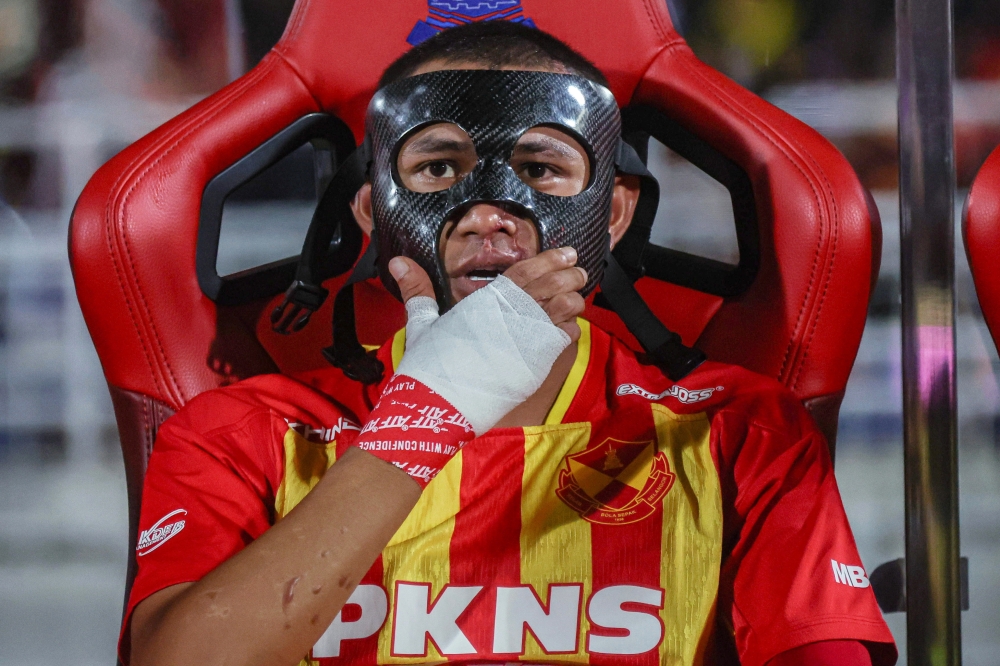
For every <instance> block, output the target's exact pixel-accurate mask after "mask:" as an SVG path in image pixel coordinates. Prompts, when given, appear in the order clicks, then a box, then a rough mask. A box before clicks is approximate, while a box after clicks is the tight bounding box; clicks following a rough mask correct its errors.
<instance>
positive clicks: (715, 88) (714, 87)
mask: <svg viewBox="0 0 1000 666" xmlns="http://www.w3.org/2000/svg"><path fill="white" fill-rule="evenodd" d="M681 66H682V67H684V68H685V69H687V70H688V71H689V72H690V73H691V74H693V75H695V76H697V77H698V78H700V79H701V80H702V81H703V82H704V83H706V84H707V88H708V90H709V93H710V94H711V95H712V96H713V97H715V99H716V100H718V101H719V102H720V103H721V104H723V105H724V106H726V107H727V108H728V109H730V110H731V111H734V112H736V111H741V112H742V114H743V116H744V117H745V118H746V119H747V120H748V121H749V122H750V124H751V125H752V126H753V128H754V129H755V130H757V132H758V133H759V134H760V135H761V136H763V137H764V138H765V139H767V140H768V141H769V142H770V143H771V145H772V146H774V147H775V148H777V149H778V150H779V151H780V152H781V153H782V154H783V155H784V156H785V158H786V159H787V160H788V161H789V162H790V163H791V164H792V166H794V167H795V169H796V170H797V171H798V172H799V173H800V174H801V175H802V177H803V178H804V179H805V180H806V182H807V183H808V184H809V187H810V189H811V190H812V191H813V196H814V198H815V200H816V204H817V207H818V208H819V211H820V214H821V215H822V212H823V210H824V208H825V206H823V201H822V198H821V197H820V194H819V192H818V191H817V189H816V186H815V184H814V183H813V179H812V178H810V177H809V175H808V174H807V173H806V172H805V171H804V169H803V165H800V164H799V163H798V161H797V160H795V159H793V157H792V155H791V154H790V152H789V151H788V149H787V148H786V146H783V145H779V144H778V142H777V141H775V139H774V137H772V136H770V135H769V134H768V133H767V132H765V131H764V130H763V129H762V125H763V126H764V127H767V129H768V130H770V129H771V128H770V127H769V126H768V125H767V124H766V123H763V122H761V121H760V119H759V118H757V117H756V116H755V114H753V113H752V112H751V111H750V109H749V108H747V107H744V106H742V105H740V108H739V109H737V108H736V107H735V105H736V104H737V102H736V101H735V100H733V99H731V98H730V99H724V98H723V96H724V95H725V96H726V97H729V95H728V93H726V92H725V91H724V90H723V89H722V88H721V86H719V85H718V84H717V83H716V82H714V81H711V80H710V79H709V78H708V77H707V76H705V74H704V73H702V72H700V71H697V68H695V67H692V66H691V65H690V64H688V63H684V62H682V63H681ZM782 139H783V137H782ZM783 142H784V140H783ZM799 148H800V147H799ZM800 159H801V158H800ZM822 245H823V241H822V238H821V239H820V240H819V241H818V242H817V244H816V250H815V253H814V255H813V266H812V270H811V271H810V278H809V285H808V288H807V290H806V294H805V296H804V298H803V300H802V305H801V307H800V308H799V314H798V318H797V321H796V323H795V327H794V329H793V331H794V330H797V329H799V328H800V327H801V326H802V321H803V318H804V316H805V312H806V310H807V308H808V306H809V302H810V300H811V298H810V297H811V294H812V291H813V288H814V285H815V282H816V274H817V272H818V269H819V264H820V254H821V250H822ZM796 346H797V345H796V342H795V336H794V334H793V336H792V338H791V339H790V340H789V342H788V346H787V347H786V349H785V355H784V358H783V359H782V363H781V369H780V371H779V373H778V378H779V380H780V379H781V377H782V375H784V374H785V370H786V368H787V366H788V363H789V360H790V358H791V356H792V349H793V348H794V347H796Z"/></svg>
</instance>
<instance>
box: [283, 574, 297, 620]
mask: <svg viewBox="0 0 1000 666" xmlns="http://www.w3.org/2000/svg"><path fill="white" fill-rule="evenodd" d="M299 578H300V576H296V577H295V578H293V579H291V580H290V581H288V584H287V585H285V595H284V596H283V597H282V598H281V610H282V611H286V612H287V611H288V605H289V604H290V603H292V600H293V599H295V586H296V585H298V584H299Z"/></svg>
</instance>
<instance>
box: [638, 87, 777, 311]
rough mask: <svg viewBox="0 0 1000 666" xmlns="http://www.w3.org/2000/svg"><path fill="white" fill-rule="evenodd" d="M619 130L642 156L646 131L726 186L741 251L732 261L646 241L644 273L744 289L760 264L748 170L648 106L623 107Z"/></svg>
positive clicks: (709, 288)
mask: <svg viewBox="0 0 1000 666" xmlns="http://www.w3.org/2000/svg"><path fill="white" fill-rule="evenodd" d="M622 136H623V137H625V140H626V141H628V142H629V143H630V144H631V145H632V147H633V148H635V150H636V152H637V153H638V154H639V155H640V156H641V157H642V158H643V159H645V158H646V156H647V154H648V147H649V137H650V136H652V137H654V138H655V139H656V140H658V141H659V142H661V143H662V144H663V145H665V146H667V147H668V148H670V149H671V150H673V151H674V152H675V153H677V154H678V155H680V156H681V157H683V158H684V159H686V160H688V161H689V162H691V164H693V165H695V166H696V167H698V168H699V169H701V170H702V171H704V172H705V173H706V174H708V175H709V176H711V177H712V178H713V179H715V180H716V181H718V182H719V183H721V184H722V185H723V186H724V187H725V188H726V189H727V190H729V195H730V197H731V199H732V203H733V218H734V220H735V223H736V244H737V247H738V248H739V252H740V259H739V263H738V264H737V265H735V266H733V265H731V264H726V263H724V262H721V261H716V260H713V259H708V258H706V257H700V256H698V255H694V254H690V253H688V252H681V251H680V250H672V249H670V248H665V247H661V246H659V245H653V244H652V243H650V244H649V245H647V246H646V249H645V252H644V253H643V259H642V264H643V266H642V267H643V274H645V275H648V276H649V277H653V278H656V279H658V280H663V281H664V282H672V283H674V284H678V285H681V286H683V287H689V288H691V289H695V290H697V291H702V292H705V293H708V294H714V295H716V296H723V297H733V296H739V295H740V294H742V293H743V292H745V291H746V290H747V289H749V288H750V285H752V284H753V281H754V279H755V278H756V277H757V270H758V269H759V268H760V231H759V226H758V223H757V204H756V200H755V198H754V193H753V185H752V184H751V181H750V176H749V175H748V174H747V172H746V171H744V170H743V168H742V167H740V166H739V165H738V164H736V163H735V162H733V161H732V160H731V159H729V158H728V157H726V156H725V155H723V154H722V153H721V152H719V151H718V150H716V149H715V148H714V147H713V146H711V145H709V144H708V143H707V142H706V141H705V140H703V139H701V138H699V137H698V136H695V135H694V134H692V133H691V132H689V131H688V130H686V129H684V128H683V127H681V126H680V125H679V124H677V122H676V121H674V120H671V119H670V118H668V117H667V116H665V115H664V114H663V113H662V112H660V111H659V110H657V109H655V108H653V107H651V106H630V107H627V108H625V109H623V110H622Z"/></svg>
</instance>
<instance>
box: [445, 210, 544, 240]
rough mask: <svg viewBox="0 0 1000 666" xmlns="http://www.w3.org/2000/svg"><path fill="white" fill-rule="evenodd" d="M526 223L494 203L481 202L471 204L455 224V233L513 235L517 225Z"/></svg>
mask: <svg viewBox="0 0 1000 666" xmlns="http://www.w3.org/2000/svg"><path fill="white" fill-rule="evenodd" d="M519 224H527V222H525V221H524V220H521V219H520V218H518V217H517V216H515V215H513V214H511V213H510V212H508V211H507V210H505V209H503V208H501V207H500V206H496V205H494V204H487V203H481V204H476V205H474V206H472V207H471V208H470V209H469V210H468V211H466V213H465V215H463V216H462V218H461V219H460V220H459V221H458V224H457V225H455V233H457V234H459V235H461V236H480V237H482V238H484V239H485V238H489V237H491V236H494V235H496V234H504V235H507V236H514V235H516V234H517V231H518V225H519Z"/></svg>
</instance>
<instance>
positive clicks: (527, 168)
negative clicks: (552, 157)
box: [524, 162, 550, 180]
mask: <svg viewBox="0 0 1000 666" xmlns="http://www.w3.org/2000/svg"><path fill="white" fill-rule="evenodd" d="M549 171H550V169H549V166H548V165H547V164H542V163H540V162H531V163H529V164H526V165H524V175H526V176H527V177H528V178H531V179H532V180H537V179H539V178H544V177H545V176H546V175H548V173H549Z"/></svg>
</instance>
